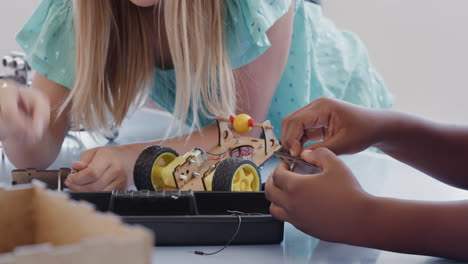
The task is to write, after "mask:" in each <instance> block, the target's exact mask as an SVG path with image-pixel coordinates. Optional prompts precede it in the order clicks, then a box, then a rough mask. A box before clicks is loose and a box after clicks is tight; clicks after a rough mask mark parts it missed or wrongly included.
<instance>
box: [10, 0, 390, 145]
mask: <svg viewBox="0 0 468 264" xmlns="http://www.w3.org/2000/svg"><path fill="white" fill-rule="evenodd" d="M225 1H226V8H227V10H226V22H225V29H226V38H227V43H228V45H227V49H228V54H229V56H230V61H231V65H232V67H233V68H238V67H241V66H243V65H246V64H248V63H250V62H252V61H253V60H255V59H256V58H258V57H259V56H260V55H261V54H262V53H263V52H265V51H266V50H267V49H268V48H269V47H270V42H269V40H268V37H267V35H266V32H267V30H268V29H269V28H271V27H272V26H273V24H274V23H275V22H276V21H277V20H278V19H280V18H281V17H282V16H283V15H285V14H286V12H287V11H288V8H289V7H290V5H291V4H292V2H293V1H291V0H225ZM294 4H295V6H294V13H295V14H294V28H293V30H294V31H293V35H292V40H291V48H290V51H289V57H288V60H287V64H286V67H285V69H284V72H283V75H282V78H281V81H280V83H279V85H278V87H277V89H276V92H275V95H274V97H273V100H272V102H271V105H270V108H269V111H268V116H267V118H268V119H269V120H271V121H272V124H273V126H274V127H275V132H276V134H277V135H278V136H279V134H280V126H281V120H282V119H283V118H284V117H286V116H287V115H288V114H290V113H291V112H293V111H294V110H296V109H298V108H300V107H303V106H305V105H307V104H308V103H310V102H311V101H313V100H314V99H316V98H319V97H333V98H337V99H341V100H345V101H348V102H351V103H354V104H359V105H363V106H367V107H375V108H377V107H378V108H387V107H390V106H391V104H392V97H391V96H390V94H389V92H388V91H387V90H386V89H385V86H384V83H383V81H382V79H381V77H380V76H379V74H378V73H377V72H376V71H375V69H374V67H373V66H372V65H371V62H370V60H369V56H368V53H367V51H366V48H365V47H364V45H363V43H362V42H361V41H360V40H359V38H358V37H357V36H356V35H354V34H352V33H350V32H345V31H341V30H339V29H337V28H336V27H335V25H334V24H333V23H332V22H331V21H330V20H328V19H327V18H325V17H324V16H323V14H322V10H321V7H320V6H318V5H316V4H313V3H309V2H304V0H295V1H294ZM74 38H75V36H74V29H73V3H72V0H43V1H42V3H41V4H40V6H39V7H38V9H37V10H36V11H35V12H34V14H33V15H32V17H31V18H30V19H29V21H28V22H27V23H26V25H25V26H24V28H23V29H22V30H21V31H20V32H19V33H18V35H17V42H18V43H19V45H20V46H21V47H22V48H23V50H24V51H25V52H26V54H27V56H28V61H29V63H30V64H31V67H32V68H33V69H34V70H35V71H37V72H39V73H41V74H42V75H44V76H45V77H46V78H48V79H49V80H51V81H54V82H56V83H58V84H61V85H63V86H65V87H67V88H70V89H71V88H72V87H73V83H74V78H73V74H74V65H75V61H74V60H75V41H74ZM154 75H155V79H154V88H153V90H152V92H151V94H150V97H151V99H152V100H153V101H155V102H156V103H158V104H159V105H161V106H162V107H163V108H165V109H166V110H167V111H169V112H172V110H173V108H174V102H175V89H176V85H175V72H174V71H173V70H161V69H158V68H155V71H154ZM211 122H212V120H208V119H206V118H202V119H201V123H202V124H201V125H202V126H204V125H208V124H209V123H211Z"/></svg>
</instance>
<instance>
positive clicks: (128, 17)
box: [62, 0, 236, 132]
mask: <svg viewBox="0 0 468 264" xmlns="http://www.w3.org/2000/svg"><path fill="white" fill-rule="evenodd" d="M158 10H159V11H161V10H162V11H163V12H164V18H165V20H164V22H165V29H166V32H167V39H168V44H169V49H170V53H171V57H172V62H173V65H174V69H175V73H176V85H177V88H176V100H175V105H174V111H173V115H174V117H175V120H178V122H179V123H178V124H179V132H180V131H181V128H182V126H183V124H184V122H185V121H186V120H187V119H189V120H192V128H194V127H195V128H198V127H199V123H200V120H199V116H198V113H199V112H200V113H201V114H202V115H204V116H205V117H208V118H214V117H215V116H220V115H227V114H229V113H232V112H234V110H235V109H234V108H235V98H236V96H235V88H234V77H233V71H232V69H231V67H230V64H229V58H228V55H227V51H226V43H225V36H224V1H220V0H190V1H187V0H170V1H161V2H160V6H158V7H155V8H154V9H153V8H141V7H137V6H135V5H134V4H132V3H131V2H130V1H128V0H118V1H112V0H99V1H96V0H75V1H74V12H75V20H74V23H75V31H76V33H75V34H76V69H75V84H74V88H73V89H72V91H71V93H70V95H69V96H68V97H67V99H66V101H65V103H64V105H63V106H62V107H63V108H62V109H64V108H65V107H67V105H69V104H71V110H70V114H71V120H73V122H77V123H79V124H81V125H83V126H84V127H85V128H86V129H88V130H91V131H98V130H101V129H103V128H108V126H109V125H110V123H109V117H110V118H111V120H110V121H111V123H112V124H114V125H116V126H119V125H120V124H121V123H122V121H123V119H124V118H125V116H126V114H127V113H128V112H129V111H130V110H131V109H133V108H134V107H135V106H139V105H141V104H142V103H143V101H144V100H145V99H146V98H147V96H148V94H149V92H150V90H151V88H152V85H153V80H154V67H155V62H156V61H155V49H156V48H157V47H158V45H157V44H158V41H156V40H155V38H154V36H153V35H152V34H154V33H152V32H153V31H154V30H155V28H154V25H155V23H154V22H155V21H154V20H153V19H148V17H150V18H153V17H154V16H153V15H154V14H158V13H156V12H157V11H158ZM148 12H154V13H148ZM148 14H149V16H148ZM159 15H160V12H159V14H158V16H157V17H160V16H159ZM160 29H161V28H160ZM159 31H160V30H159ZM159 35H160V34H159ZM159 43H160V42H159ZM159 47H161V45H159ZM189 110H191V114H189V113H190V112H189Z"/></svg>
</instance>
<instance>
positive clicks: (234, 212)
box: [193, 210, 245, 256]
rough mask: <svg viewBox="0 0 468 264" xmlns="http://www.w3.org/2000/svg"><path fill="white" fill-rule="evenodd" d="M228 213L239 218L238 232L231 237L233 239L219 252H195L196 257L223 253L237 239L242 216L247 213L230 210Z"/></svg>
mask: <svg viewBox="0 0 468 264" xmlns="http://www.w3.org/2000/svg"><path fill="white" fill-rule="evenodd" d="M227 212H228V213H231V214H232V215H235V216H237V219H238V220H239V223H238V224H237V229H236V232H235V233H234V235H233V236H232V237H231V239H230V240H229V241H228V242H227V243H226V244H225V245H224V246H223V247H222V248H220V249H218V250H217V251H214V252H210V253H206V252H203V251H198V250H195V251H194V252H193V253H195V254H196V255H202V256H211V255H214V254H218V253H219V252H221V251H223V250H224V249H225V248H227V247H228V246H229V244H231V242H232V241H233V240H234V239H235V238H236V236H237V234H238V233H239V230H240V227H241V223H242V218H241V215H245V213H243V212H240V211H230V210H228V211H227Z"/></svg>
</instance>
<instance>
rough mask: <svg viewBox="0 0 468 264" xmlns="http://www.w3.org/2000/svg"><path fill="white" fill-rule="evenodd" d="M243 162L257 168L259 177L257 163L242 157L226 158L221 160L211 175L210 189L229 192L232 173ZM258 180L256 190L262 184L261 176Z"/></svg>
mask: <svg viewBox="0 0 468 264" xmlns="http://www.w3.org/2000/svg"><path fill="white" fill-rule="evenodd" d="M244 164H250V165H252V166H253V167H254V168H255V169H256V170H257V174H258V177H259V178H260V177H261V176H260V171H259V169H258V167H257V165H255V163H253V162H252V161H251V160H247V159H242V158H228V159H225V160H223V161H221V162H220V163H219V165H218V167H217V168H216V170H215V173H214V175H213V183H212V190H213V191H222V192H231V187H232V179H233V177H234V173H235V172H236V170H237V169H238V168H239V167H240V166H242V165H244ZM258 180H259V189H258V190H256V191H260V188H261V186H262V184H261V182H262V180H261V178H260V179H258Z"/></svg>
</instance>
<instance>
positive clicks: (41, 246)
mask: <svg viewBox="0 0 468 264" xmlns="http://www.w3.org/2000/svg"><path fill="white" fill-rule="evenodd" d="M153 245H154V238H153V235H152V233H150V232H148V231H147V230H146V229H144V228H141V227H136V226H128V225H124V224H123V223H122V222H121V221H120V219H119V218H118V217H117V216H115V215H112V214H103V213H97V212H96V211H95V210H94V208H93V207H92V206H91V205H89V204H87V203H84V202H76V201H71V200H69V198H68V196H67V195H65V194H63V193H58V192H52V191H48V190H46V189H45V187H44V185H43V184H40V183H37V182H34V183H33V184H32V185H18V186H16V187H14V188H11V189H5V188H1V187H0V264H5V263H39V264H42V263H69V264H72V263H125V264H129V263H150V262H151V255H152V247H153Z"/></svg>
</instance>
